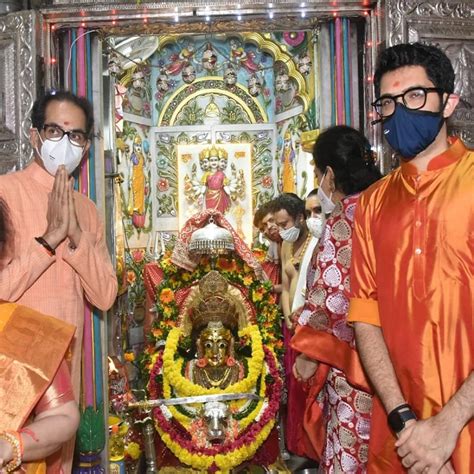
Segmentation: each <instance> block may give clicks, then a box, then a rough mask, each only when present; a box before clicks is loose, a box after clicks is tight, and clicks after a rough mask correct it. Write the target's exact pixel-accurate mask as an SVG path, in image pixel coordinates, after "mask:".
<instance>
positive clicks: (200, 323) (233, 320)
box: [192, 270, 238, 329]
mask: <svg viewBox="0 0 474 474" xmlns="http://www.w3.org/2000/svg"><path fill="white" fill-rule="evenodd" d="M228 290H229V284H228V283H227V281H226V280H225V278H224V277H223V276H221V274H220V273H219V272H217V271H216V270H212V271H210V272H209V273H208V274H207V275H205V276H204V277H203V278H202V279H201V281H200V282H199V297H198V298H197V303H196V305H195V306H194V307H193V309H192V323H193V327H194V328H196V329H200V328H203V327H205V326H207V325H208V323H210V322H218V321H220V322H222V324H223V325H224V326H225V327H227V328H229V329H236V328H237V327H238V316H237V309H236V306H235V302H234V299H233V297H232V295H231V294H230V293H229V291H228Z"/></svg>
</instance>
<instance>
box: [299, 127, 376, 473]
mask: <svg viewBox="0 0 474 474" xmlns="http://www.w3.org/2000/svg"><path fill="white" fill-rule="evenodd" d="M313 155H314V163H315V173H316V177H317V179H318V182H319V187H318V191H317V195H318V197H319V201H320V203H321V209H322V211H323V213H325V214H327V215H329V217H328V219H327V221H326V224H325V229H324V232H323V234H322V237H321V240H320V243H319V245H318V247H317V250H316V251H315V252H314V254H313V258H312V261H311V265H310V268H309V270H308V282H307V284H308V290H307V293H306V298H305V302H304V306H303V308H302V309H301V310H300V311H298V312H297V313H298V314H297V316H298V319H297V322H298V324H297V327H296V331H295V335H294V336H293V338H292V339H291V347H292V348H293V349H294V350H295V351H297V352H298V353H299V355H298V356H297V357H296V360H295V364H294V368H293V369H294V375H295V377H296V378H297V379H298V380H301V381H303V382H306V383H307V384H308V387H307V388H308V392H307V399H306V411H305V414H304V417H302V419H301V420H300V422H301V423H302V425H303V428H304V431H305V433H306V438H305V439H306V440H309V443H310V444H309V446H305V449H307V451H309V452H312V455H313V456H314V457H315V458H316V459H318V460H319V461H320V472H366V461H367V450H368V440H369V434H370V412H371V406H372V396H371V394H370V388H369V383H368V381H367V380H366V378H365V376H364V372H363V370H362V365H361V363H360V361H359V357H358V354H357V352H356V348H355V340H354V334H353V330H352V328H351V327H350V326H349V325H348V324H347V320H346V318H347V310H348V307H349V291H350V278H351V266H350V261H351V240H352V227H353V219H354V212H355V209H356V206H357V205H358V198H359V195H360V192H361V191H362V190H364V189H365V188H367V187H368V186H369V185H371V184H372V183H374V182H375V181H377V180H378V179H379V178H380V177H381V175H380V171H379V170H378V168H377V167H376V165H375V163H374V157H373V153H372V151H371V149H370V144H369V142H368V141H367V139H366V138H365V137H364V136H363V135H362V134H361V133H360V132H358V131H357V130H354V129H353V128H351V127H347V126H343V125H339V126H335V127H331V128H329V129H327V130H326V131H324V132H323V133H322V134H321V135H319V137H318V139H317V140H316V143H315V146H314V153H313Z"/></svg>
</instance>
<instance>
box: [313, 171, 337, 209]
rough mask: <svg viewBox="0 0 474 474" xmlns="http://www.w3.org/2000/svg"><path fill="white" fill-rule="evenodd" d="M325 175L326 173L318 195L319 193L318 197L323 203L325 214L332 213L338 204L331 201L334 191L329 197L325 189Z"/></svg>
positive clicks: (322, 207)
mask: <svg viewBox="0 0 474 474" xmlns="http://www.w3.org/2000/svg"><path fill="white" fill-rule="evenodd" d="M325 177H326V173H325V174H324V176H323V179H322V180H321V182H320V183H319V187H318V194H317V195H318V198H319V202H320V203H321V210H322V211H323V213H324V214H331V212H332V211H334V208H335V207H336V204H334V203H333V202H332V201H331V197H332V193H331V195H330V196H329V197H328V196H327V195H326V193H325V192H324V191H323V181H324V178H325Z"/></svg>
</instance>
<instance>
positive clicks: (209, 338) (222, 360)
mask: <svg viewBox="0 0 474 474" xmlns="http://www.w3.org/2000/svg"><path fill="white" fill-rule="evenodd" d="M198 344H199V346H200V352H201V354H202V355H203V356H204V357H205V358H206V359H207V361H208V364H209V365H210V366H211V367H220V366H223V365H225V364H226V362H227V357H228V356H229V355H230V351H231V344H232V334H231V332H230V331H229V329H227V328H225V327H224V326H223V325H222V324H220V325H212V324H208V326H207V327H206V328H205V329H203V330H202V331H201V335H200V336H199V340H198Z"/></svg>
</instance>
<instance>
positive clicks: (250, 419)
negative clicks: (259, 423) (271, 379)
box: [239, 364, 267, 431]
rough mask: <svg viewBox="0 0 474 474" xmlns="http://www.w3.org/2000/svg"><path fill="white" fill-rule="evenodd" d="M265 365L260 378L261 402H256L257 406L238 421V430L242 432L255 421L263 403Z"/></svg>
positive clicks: (265, 388) (265, 387)
mask: <svg viewBox="0 0 474 474" xmlns="http://www.w3.org/2000/svg"><path fill="white" fill-rule="evenodd" d="M266 367H267V366H266V364H263V367H262V375H261V378H260V393H259V395H260V397H261V400H259V401H258V403H257V406H256V407H255V408H254V409H253V410H252V411H251V412H250V413H249V414H248V415H247V416H246V417H245V418H242V419H241V420H239V428H240V430H241V431H243V430H244V429H245V428H247V426H248V425H250V423H252V422H253V421H254V420H255V417H256V416H257V415H258V414H259V413H260V412H261V410H262V407H263V403H264V402H265V391H266V390H267V384H266V383H265V375H266V374H267V370H266Z"/></svg>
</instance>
